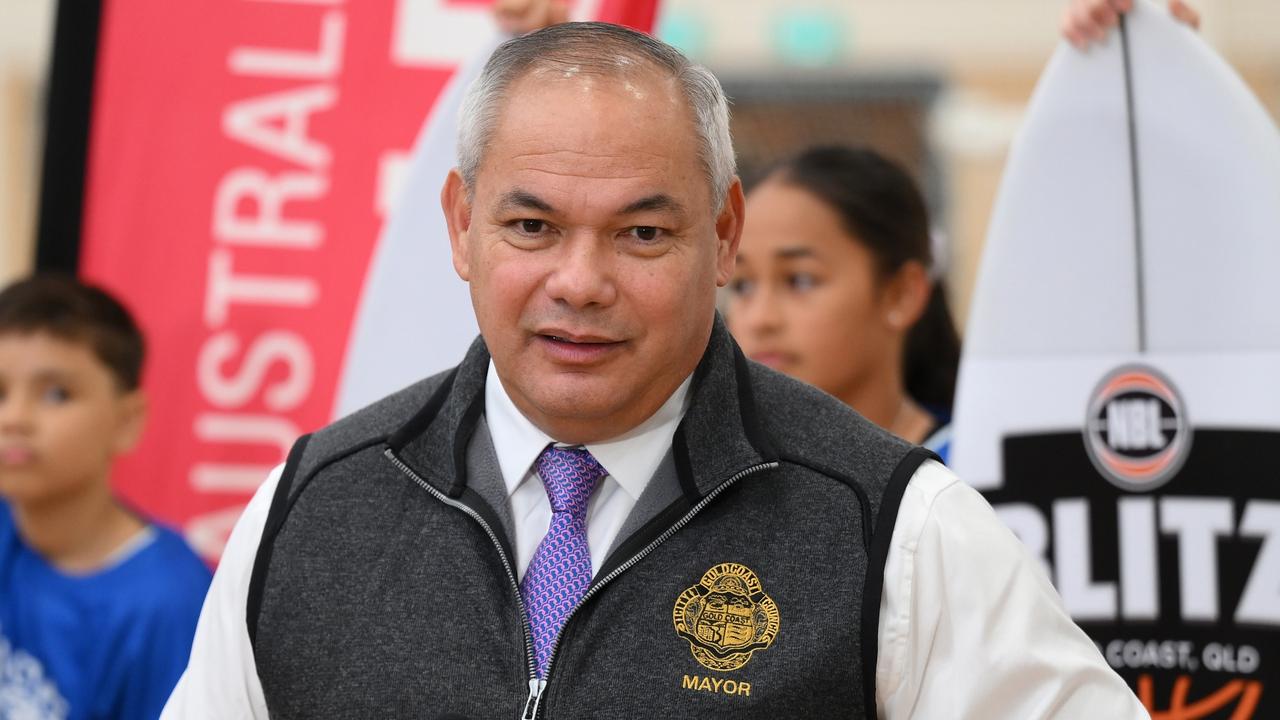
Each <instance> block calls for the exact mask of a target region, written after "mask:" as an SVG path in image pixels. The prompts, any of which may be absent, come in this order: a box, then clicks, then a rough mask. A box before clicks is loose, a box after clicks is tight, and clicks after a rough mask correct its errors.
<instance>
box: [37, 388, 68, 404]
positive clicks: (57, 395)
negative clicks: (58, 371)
mask: <svg viewBox="0 0 1280 720" xmlns="http://www.w3.org/2000/svg"><path fill="white" fill-rule="evenodd" d="M42 398H43V400H44V401H45V402H47V403H51V404H53V405H61V404H62V403H64V402H66V401H68V400H70V399H71V393H70V392H68V391H67V389H66V388H64V387H62V386H60V385H51V386H49V387H47V388H45V391H44V394H43V396H42Z"/></svg>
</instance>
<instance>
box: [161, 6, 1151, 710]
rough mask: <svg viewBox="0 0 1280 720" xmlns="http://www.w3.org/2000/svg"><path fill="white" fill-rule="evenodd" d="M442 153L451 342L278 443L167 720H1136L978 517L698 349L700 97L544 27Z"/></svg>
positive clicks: (652, 60)
mask: <svg viewBox="0 0 1280 720" xmlns="http://www.w3.org/2000/svg"><path fill="white" fill-rule="evenodd" d="M461 127H462V130H461V137H460V138H459V153H458V155H459V157H458V167H457V169H456V170H454V171H453V172H452V173H450V175H449V177H448V178H447V179H446V181H445V185H444V190H443V192H442V196H441V199H442V203H443V206H444V212H445V214H446V216H447V219H448V224H449V230H450V236H451V239H452V245H453V258H454V265H455V267H456V269H457V271H458V274H459V275H460V276H461V277H462V278H463V279H464V280H466V281H467V282H468V283H470V287H471V294H472V301H473V305H474V309H475V313H476V317H477V319H478V321H479V325H480V329H481V338H480V339H478V340H477V341H476V342H475V344H474V345H473V346H472V348H471V350H470V351H469V352H468V353H467V355H466V357H465V358H464V359H463V360H462V363H461V364H460V365H459V366H458V367H457V368H455V369H454V370H452V371H450V372H447V373H444V374H442V375H439V376H436V377H431V378H428V379H426V380H424V381H422V382H420V383H418V384H416V385H413V386H411V387H409V388H407V389H405V390H403V391H401V392H399V393H397V394H395V395H393V396H390V397H388V398H386V399H384V400H382V401H380V402H378V403H376V404H374V405H373V406H371V407H369V408H367V409H365V410H363V411H360V412H358V413H356V414H355V415H353V416H351V417H348V418H346V419H344V420H341V421H339V422H337V423H335V424H333V425H332V426H330V427H328V428H325V429H323V430H320V431H318V432H316V433H314V434H313V435H311V436H309V437H307V438H303V439H302V440H300V441H299V442H298V444H297V445H296V446H295V447H294V449H293V451H292V452H291V453H290V456H289V459H288V461H287V462H286V464H285V466H284V467H283V468H282V469H280V470H277V471H276V472H275V473H273V474H272V476H271V477H270V478H269V479H268V481H267V482H266V483H265V484H264V486H263V487H262V489H261V490H260V491H259V492H258V494H257V496H255V498H254V499H253V501H252V502H251V503H250V505H249V507H248V508H247V509H246V511H245V514H244V517H243V518H242V519H241V521H240V523H239V524H238V525H237V527H236V529H235V532H234V533H233V535H232V537H231V540H230V543H229V544H228V547H227V550H226V553H225V555H224V556H223V560H222V564H221V566H220V567H219V569H218V573H217V576H216V577H215V579H214V583H213V587H212V588H211V590H210V594H209V598H208V600H207V601H206V604H205V607H204V612H203V614H202V616H201V620H200V627H199V630H198V632H197V636H196V640H195V645H194V648H193V651H192V657H191V662H190V665H189V667H188V668H187V671H186V674H185V675H184V676H183V678H182V680H181V682H180V683H179V686H178V688H177V690H176V691H175V693H174V696H173V697H172V698H171V700H170V703H169V706H168V708H167V709H166V715H165V717H174V718H179V717H181V718H186V717H210V718H230V717H236V718H244V717H257V718H265V717H280V718H391V717H411V716H412V717H426V718H433V717H453V718H462V717H468V718H592V717H624V716H627V717H633V716H637V715H650V716H654V717H735V718H737V717H741V718H756V717H759V718H780V717H805V718H816V717H848V718H873V717H877V716H880V717H886V718H907V717H917V718H920V717H927V718H928V717H931V718H959V717H973V718H979V717H980V718H1006V717H1007V718H1040V717H1059V718H1080V717H1097V718H1104V717H1105V718H1138V717H1146V714H1145V712H1144V711H1143V709H1142V708H1141V706H1140V705H1139V704H1138V703H1137V700H1136V699H1135V698H1134V697H1133V695H1132V693H1131V692H1130V691H1129V690H1128V688H1127V687H1126V686H1125V685H1124V683H1123V682H1122V681H1121V680H1120V679H1119V677H1118V676H1116V675H1115V674H1114V673H1113V672H1111V670H1110V669H1109V668H1108V667H1107V666H1106V664H1105V663H1104V661H1103V660H1102V658H1101V657H1100V655H1099V654H1098V652H1097V650H1096V648H1094V646H1093V645H1092V643H1090V641H1089V640H1088V639H1087V638H1086V637H1085V635H1084V634H1083V633H1082V632H1081V631H1080V630H1079V629H1078V628H1076V626H1075V625H1074V624H1073V623H1072V622H1071V620H1070V618H1069V617H1068V616H1067V615H1066V614H1065V612H1063V610H1062V608H1061V607H1060V605H1059V602H1058V599H1057V597H1056V595H1055V594H1054V592H1053V590H1052V588H1051V587H1050V585H1049V583H1048V582H1047V580H1046V579H1045V577H1044V574H1043V572H1042V571H1041V570H1040V568H1039V566H1038V564H1037V562H1036V561H1035V560H1034V559H1032V558H1030V557H1029V556H1028V555H1027V554H1026V553H1025V551H1024V550H1023V549H1022V548H1021V546H1020V545H1019V544H1018V542H1017V541H1016V539H1014V537H1013V536H1012V535H1011V534H1010V533H1009V532H1008V531H1007V530H1005V529H1004V528H1003V526H1001V525H1000V523H999V521H998V520H997V519H996V518H995V516H994V514H993V513H992V511H991V510H990V508H989V507H987V506H986V504H985V503H984V502H983V501H982V499H981V498H980V497H979V496H978V495H977V494H976V493H974V492H973V491H972V490H970V489H969V488H967V487H966V486H965V485H963V484H962V483H960V482H959V481H958V480H957V479H956V478H955V476H954V475H952V474H951V473H950V472H949V471H947V470H946V469H945V468H944V467H943V466H942V465H940V464H939V463H937V462H936V461H934V460H932V459H930V457H929V455H928V453H927V452H926V451H923V450H921V449H919V448H914V447H911V446H909V445H907V444H906V443H903V442H901V441H899V440H897V439H894V438H893V437H891V436H889V435H887V434H886V433H884V432H882V431H880V430H879V429H877V428H875V427H874V426H872V425H871V424H870V423H868V422H866V421H865V420H863V419H862V418H861V417H859V416H858V415H856V414H855V413H853V412H852V411H850V410H849V409H847V408H846V407H845V406H844V405H843V404H842V403H840V402H838V401H836V400H834V399H833V398H831V397H828V396H826V395H824V394H822V393H820V392H819V391H817V390H815V389H813V388H810V387H808V386H806V385H803V384H800V383H798V382H795V381H792V380H790V379H788V378H786V377H783V376H782V375H779V374H777V373H774V372H772V371H770V370H768V369H766V368H764V367H762V366H759V365H755V364H753V363H750V362H748V361H746V360H745V359H744V358H743V356H742V353H741V352H739V351H738V349H737V347H736V345H735V344H734V342H733V340H732V339H731V338H730V337H729V336H728V334H727V333H726V332H725V329H724V326H723V324H722V323H721V321H720V320H719V318H718V317H717V315H716V312H715V295H716V288H717V287H718V286H723V285H724V284H725V283H726V282H727V281H728V279H729V277H730V275H731V271H732V268H733V264H734V257H735V251H736V249H737V244H738V237H739V234H740V231H741V223H742V209H743V197H742V188H741V185H740V183H739V181H738V178H737V177H736V176H735V167H734V154H733V148H732V145H731V142H730V139H729V129H728V110H727V105H726V101H725V97H724V95H723V93H722V91H721V89H720V85H719V83H718V82H717V81H716V79H715V78H714V77H713V76H712V75H711V74H710V73H708V72H707V71H706V70H705V69H703V68H700V67H697V66H694V65H692V64H690V63H689V62H688V61H687V60H686V59H685V58H684V57H683V56H682V55H680V53H679V52H677V51H676V50H674V49H673V48H671V47H669V46H667V45H665V44H663V43H661V42H659V41H657V40H654V39H652V38H650V37H648V36H645V35H642V34H640V33H635V32H632V31H630V30H626V29H623V28H619V27H616V26H610V25H602V24H594V23H588V24H565V25H556V26H553V27H550V28H547V29H544V30H541V31H539V32H536V33H533V34H530V35H526V36H524V37H521V38H518V39H515V40H512V41H510V42H508V43H506V44H504V45H503V46H502V47H500V48H499V49H498V50H497V51H496V52H495V53H494V55H493V57H492V59H491V60H490V61H489V63H488V65H487V66H486V68H485V70H484V72H483V74H482V75H481V77H480V78H479V79H478V80H477V81H476V83H475V84H474V86H473V87H472V88H471V89H470V91H469V94H468V96H467V99H466V101H465V103H464V106H463V111H462V122H461ZM454 311H456V309H455V308H405V313H404V331H405V332H430V322H431V321H430V317H431V315H432V314H433V313H440V312H454Z"/></svg>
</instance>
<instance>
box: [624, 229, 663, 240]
mask: <svg viewBox="0 0 1280 720" xmlns="http://www.w3.org/2000/svg"><path fill="white" fill-rule="evenodd" d="M631 234H632V235H634V236H635V238H636V239H637V240H641V241H643V242H653V241H654V240H657V239H658V238H660V237H662V229H661V228H656V227H653V226H651V225H637V226H636V227H633V228H631Z"/></svg>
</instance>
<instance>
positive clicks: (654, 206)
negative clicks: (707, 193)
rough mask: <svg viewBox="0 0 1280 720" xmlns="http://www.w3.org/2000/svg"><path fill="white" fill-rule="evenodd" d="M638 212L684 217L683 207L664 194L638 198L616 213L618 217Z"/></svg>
mask: <svg viewBox="0 0 1280 720" xmlns="http://www.w3.org/2000/svg"><path fill="white" fill-rule="evenodd" d="M640 212H670V213H674V214H676V215H679V216H681V217H683V216H684V214H685V210H684V206H683V205H681V204H680V203H679V202H678V201H677V200H676V199H675V198H673V197H671V196H670V195H667V194H666V193H657V194H655V195H650V196H648V197H643V198H640V199H639V200H636V201H635V202H633V203H631V204H630V205H627V206H626V207H624V208H622V209H621V210H619V211H618V214H619V215H632V214H634V213H640Z"/></svg>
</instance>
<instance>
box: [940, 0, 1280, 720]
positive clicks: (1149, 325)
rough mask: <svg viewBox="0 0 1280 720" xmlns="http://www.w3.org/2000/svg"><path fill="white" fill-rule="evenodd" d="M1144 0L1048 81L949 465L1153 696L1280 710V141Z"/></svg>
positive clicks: (1013, 177)
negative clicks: (1266, 690)
mask: <svg viewBox="0 0 1280 720" xmlns="http://www.w3.org/2000/svg"><path fill="white" fill-rule="evenodd" d="M1136 5H1137V7H1136V8H1135V9H1134V11H1133V12H1132V13H1131V14H1129V16H1128V17H1127V18H1126V20H1125V27H1124V28H1123V31H1122V32H1115V33H1112V34H1111V36H1110V37H1109V38H1108V39H1107V40H1106V41H1105V42H1103V43H1101V44H1100V45H1098V46H1095V47H1093V48H1092V49H1090V50H1088V51H1085V52H1081V51H1078V50H1075V49H1073V48H1071V47H1069V46H1066V45H1065V43H1064V45H1063V47H1061V48H1059V49H1058V50H1057V52H1056V53H1055V54H1054V56H1053V58H1052V60H1051V61H1050V63H1049V66H1048V68H1047V69H1046V70H1045V72H1044V75H1043V76H1042V78H1041V79H1040V82H1039V85H1038V86H1037V88H1036V91H1035V94H1034V96H1033V98H1032V101H1031V105H1030V108H1029V112H1028V114H1027V118H1026V122H1025V126H1024V127H1023V128H1022V130H1021V132H1020V134H1019V136H1018V138H1017V139H1016V141H1015V143H1014V146H1013V148H1012V151H1011V153H1010V157H1009V161H1008V165H1007V167H1006V170H1005V176H1004V179H1003V181H1002V184H1001V188H1000V193H999V197H998V199H997V202H996V206H995V211H994V216H993V218H992V222H991V230H990V234H989V236H988V239H987V244H986V248H985V250H984V256H983V262H982V266H981V272H980V274H979V278H978V285H977V288H976V292H975V295H974V302H973V307H972V312H971V314H970V318H971V319H970V323H969V326H968V328H967V329H966V333H965V348H964V356H963V359H962V363H961V373H960V382H959V391H958V395H957V403H956V411H955V414H954V421H955V422H954V428H955V438H954V443H953V446H952V453H951V461H952V465H953V466H954V468H955V469H956V471H957V472H958V473H959V474H960V476H961V477H963V478H965V479H966V480H967V481H968V482H970V483H971V484H973V485H974V486H976V487H977V488H979V489H981V490H983V491H984V492H985V493H986V494H987V496H988V498H989V499H990V500H991V501H992V503H993V505H995V506H996V508H997V511H998V512H1000V513H1001V516H1002V517H1003V518H1004V519H1005V520H1006V522H1008V523H1009V524H1010V526H1011V527H1013V529H1014V530H1015V531H1016V532H1017V533H1018V534H1019V536H1020V537H1021V538H1022V539H1023V541H1024V543H1026V544H1027V545H1028V547H1029V548H1030V549H1031V550H1032V552H1033V553H1035V554H1037V555H1039V556H1040V557H1041V558H1042V559H1043V560H1044V561H1045V564H1046V567H1047V568H1048V569H1049V570H1050V571H1051V574H1052V578H1053V580H1054V582H1055V584H1056V585H1057V586H1058V589H1059V591H1060V592H1061V593H1062V595H1063V599H1064V601H1065V603H1066V605H1067V608H1068V610H1069V611H1071V612H1072V614H1073V616H1074V617H1076V619H1077V620H1078V621H1080V622H1081V623H1082V625H1083V626H1084V627H1085V628H1086V630H1088V631H1089V632H1090V633H1091V634H1092V635H1093V637H1094V639H1095V640H1097V641H1098V643H1099V646H1100V647H1101V648H1102V649H1103V652H1104V654H1105V655H1106V657H1107V659H1108V660H1109V661H1110V662H1111V663H1112V665H1113V666H1115V667H1116V668H1117V670H1119V671H1120V672H1121V674H1122V675H1124V676H1125V677H1126V678H1127V679H1129V680H1130V681H1131V682H1133V683H1134V685H1135V688H1136V689H1138V691H1139V695H1140V696H1142V697H1143V700H1144V701H1145V702H1147V703H1148V705H1149V707H1152V708H1153V709H1154V710H1157V711H1161V712H1164V711H1168V710H1177V711H1179V712H1181V711H1183V710H1185V709H1186V707H1187V705H1186V704H1187V703H1191V702H1192V701H1194V700H1195V699H1196V698H1201V699H1203V698H1205V697H1209V696H1210V695H1211V694H1212V692H1216V691H1218V690H1220V689H1222V690H1223V694H1222V695H1221V697H1210V698H1209V699H1210V700H1212V701H1213V702H1218V700H1222V702H1223V703H1224V705H1223V708H1224V710H1223V712H1226V708H1228V707H1231V708H1237V707H1239V708H1244V709H1245V710H1246V711H1248V712H1249V713H1256V714H1245V715H1241V716H1239V717H1280V714H1268V713H1280V709H1277V708H1280V704H1277V703H1278V702H1280V697H1276V698H1268V697H1266V696H1263V695H1262V689H1263V685H1264V684H1265V685H1268V686H1270V687H1278V686H1277V685H1276V681H1277V679H1280V673H1277V670H1276V669H1275V667H1276V665H1277V663H1280V647H1277V646H1276V645H1277V640H1278V639H1280V502H1277V501H1280V470H1276V469H1275V464H1276V463H1275V460H1274V457H1273V456H1274V455H1275V454H1276V451H1277V450H1280V133H1278V132H1277V129H1276V126H1275V124H1274V123H1273V121H1272V120H1271V118H1270V117H1269V116H1268V115H1267V113H1266V112H1265V110H1264V109H1263V108H1262V106H1261V105H1260V104H1259V103H1258V102H1257V100H1256V99H1255V98H1254V97H1253V95H1252V94H1251V93H1250V92H1249V91H1248V89H1247V88H1246V87H1245V85H1244V83H1243V82H1241V80H1240V78H1239V77H1238V76H1237V75H1236V74H1235V73H1234V72H1233V71H1232V69H1231V68H1230V67H1229V66H1228V65H1227V64H1226V63H1225V62H1224V61H1223V60H1222V59H1221V58H1220V57H1219V56H1218V55H1217V54H1216V53H1215V52H1214V51H1213V50H1212V49H1211V48H1209V47H1208V46H1207V45H1206V44H1205V43H1204V42H1203V40H1202V39H1201V38H1200V37H1199V36H1198V35H1197V34H1196V33H1195V32H1194V31H1193V30H1191V29H1189V28H1187V27H1185V26H1183V25H1181V24H1179V23H1177V22H1175V21H1174V20H1173V19H1172V18H1171V17H1169V15H1168V13H1167V12H1166V11H1165V10H1164V9H1163V8H1161V7H1157V6H1156V5H1154V4H1152V3H1150V2H1147V1H1146V0H1140V2H1138V3H1136ZM1267 543H1271V544H1267ZM1174 641H1176V642H1178V643H1185V644H1184V645H1173V646H1161V645H1159V643H1162V642H1174ZM1224 648H1229V650H1225V649H1224ZM1184 650H1185V652H1183V651H1184ZM1224 653H1230V654H1231V660H1230V662H1228V661H1225V660H1224V659H1223V657H1224ZM1242 653H1243V657H1245V658H1246V660H1245V661H1244V662H1240V658H1241V657H1242ZM1168 658H1173V659H1172V660H1170V661H1169V662H1164V660H1167V659H1168ZM1259 664H1261V667H1262V668H1263V669H1261V670H1260V669H1259ZM1144 677H1145V678H1146V680H1144V679H1143V678H1144ZM1261 680H1267V681H1268V682H1266V683H1262V682H1261ZM1144 683H1146V684H1145V685H1144ZM1178 683H1189V685H1188V687H1189V688H1190V689H1189V691H1187V692H1183V693H1182V694H1181V695H1180V694H1179V691H1178V690H1177V686H1178ZM1226 683H1235V684H1232V685H1227V684H1226ZM1251 683H1252V684H1251ZM1228 690H1229V691H1230V692H1227V691H1228ZM1144 692H1145V695H1144ZM1227 695H1230V698H1227V699H1223V698H1226V696H1227ZM1206 702H1208V701H1206ZM1180 703H1181V705H1180ZM1175 706H1176V707H1175ZM1250 708H1252V709H1250ZM1188 716H1189V717H1190V716H1191V715H1188ZM1195 717H1217V715H1214V714H1209V715H1195ZM1223 717H1226V715H1223ZM1233 717H1236V716H1233Z"/></svg>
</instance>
